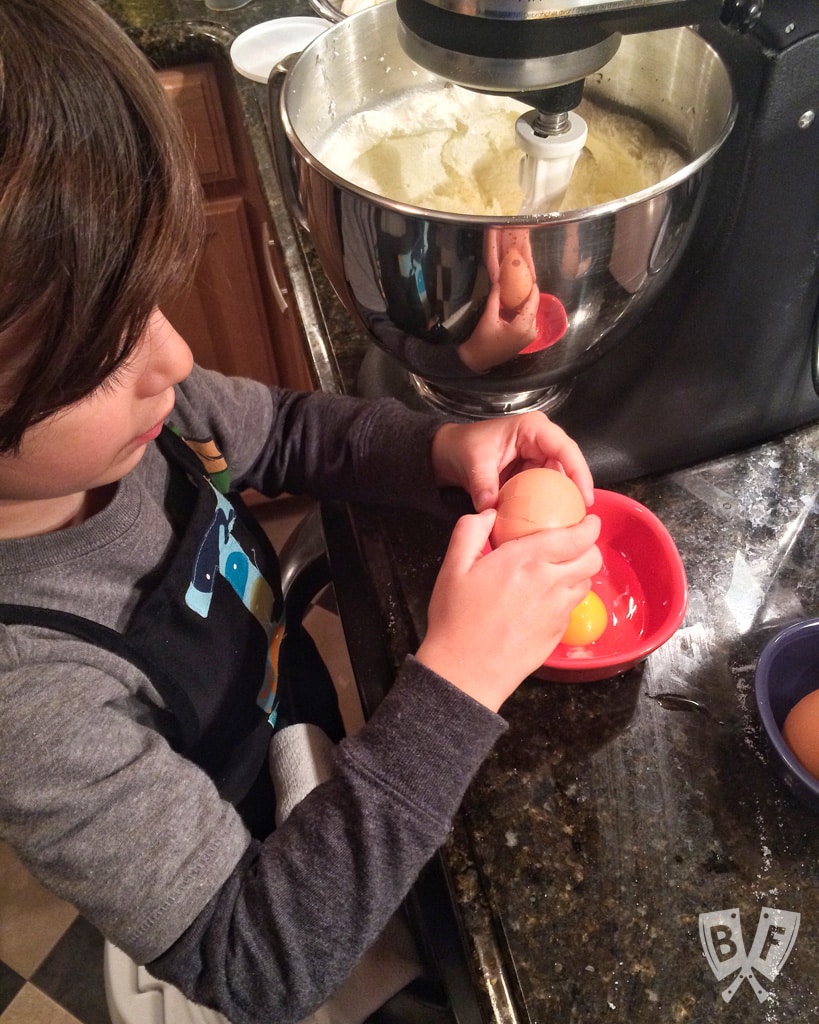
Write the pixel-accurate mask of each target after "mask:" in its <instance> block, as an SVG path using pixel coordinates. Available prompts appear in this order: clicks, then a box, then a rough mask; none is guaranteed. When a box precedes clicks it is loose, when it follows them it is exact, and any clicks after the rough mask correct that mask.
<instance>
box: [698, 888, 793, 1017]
mask: <svg viewBox="0 0 819 1024" xmlns="http://www.w3.org/2000/svg"><path fill="white" fill-rule="evenodd" d="M799 920H800V915H799V914H796V913H794V912H793V911H790V910H775V909H774V908H773V907H763V908H762V910H761V912H760V915H759V921H758V923H757V926H756V934H755V935H754V941H753V943H752V945H751V948H750V951H749V952H748V953H746V952H745V942H744V940H743V937H742V926H741V923H740V918H739V909H738V908H737V907H733V908H731V909H730V910H717V911H714V912H713V913H710V914H700V916H699V926H700V941H701V943H702V948H703V951H704V953H705V956H706V959H707V960H708V964H709V966H710V968H711V970H712V971H713V973H714V974H715V976H716V978H717V980H718V981H724V980H725V979H726V978H730V977H731V976H732V975H735V977H733V978H731V982H730V984H729V985H727V986H726V987H725V988H724V989H723V990H722V993H721V995H722V998H723V999H724V1000H725V1002H726V1003H728V1002H730V1001H731V999H733V997H734V995H735V994H736V992H737V989H738V988H739V987H740V985H741V984H742V982H743V981H747V982H748V983H749V984H750V986H751V988H752V989H753V990H754V992H755V993H756V997H757V999H758V1000H759V1001H760V1003H763V1002H765V1000H766V999H767V998H768V997H769V996H770V994H771V993H770V991H769V990H768V989H767V988H766V987H765V986H764V985H762V983H761V982H760V980H759V978H758V977H757V974H759V975H761V976H762V977H763V978H766V979H767V980H768V981H769V982H774V981H775V980H776V978H777V976H778V975H779V972H780V971H781V970H782V967H783V966H784V964H785V961H786V960H787V959H788V957H789V956H790V954H791V950H792V949H793V946H794V943H795V942H796V936H797V933H798V931H799Z"/></svg>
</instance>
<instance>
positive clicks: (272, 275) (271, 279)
mask: <svg viewBox="0 0 819 1024" xmlns="http://www.w3.org/2000/svg"><path fill="white" fill-rule="evenodd" d="M275 244H276V242H275V240H274V239H273V238H271V236H270V227H269V225H268V224H267V223H266V222H265V223H264V224H263V225H262V247H263V248H264V265H265V270H266V271H267V280H268V283H269V284H270V290H271V291H272V292H273V298H274V300H275V302H276V305H277V306H278V307H279V312H280V313H286V312H287V310H288V309H289V308H290V307H289V303H288V301H287V299H286V298H285V296H286V295H287V289H286V288H282V286H281V285H280V284H279V281H278V278H277V277H276V268H275V267H274V266H273V257H272V254H271V250H272V248H273V246H274V245H275Z"/></svg>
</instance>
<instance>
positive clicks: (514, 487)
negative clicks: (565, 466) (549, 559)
mask: <svg viewBox="0 0 819 1024" xmlns="http://www.w3.org/2000/svg"><path fill="white" fill-rule="evenodd" d="M585 515H586V503H585V502H584V500H583V495H582V494H581V493H580V489H579V488H578V486H577V484H575V483H574V481H573V480H570V479H569V477H567V476H566V474H565V473H561V472H559V471H558V470H556V469H525V470H523V472H521V473H518V474H517V475H516V476H513V477H511V478H510V479H509V480H507V481H506V483H505V484H504V485H503V487H501V489H500V493H499V494H498V505H497V516H496V519H495V526H494V528H493V530H492V543H493V544H494V545H495V546H496V547H497V545H499V544H504V543H505V542H506V541H508V540H516V539H517V538H518V537H525V536H527V535H528V534H530V533H536V532H537V531H538V530H549V529H554V528H555V527H560V526H573V525H574V524H575V523H579V522H580V521H581V519H583V518H584V517H585Z"/></svg>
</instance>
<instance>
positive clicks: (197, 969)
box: [0, 370, 504, 1024]
mask: <svg viewBox="0 0 819 1024" xmlns="http://www.w3.org/2000/svg"><path fill="white" fill-rule="evenodd" d="M171 422H172V423H173V424H174V425H178V426H179V428H180V429H181V431H182V432H183V434H187V435H188V436H197V437H203V436H208V435H211V436H213V437H214V438H215V439H216V440H217V443H218V444H219V445H220V447H221V449H222V451H223V452H224V453H225V455H226V456H227V459H228V463H229V465H230V466H231V467H232V473H233V478H234V482H238V483H240V484H241V485H242V486H249V487H256V488H257V489H258V490H260V491H262V492H263V493H266V494H271V495H273V494H277V493H280V492H282V491H288V492H290V493H307V494H311V495H313V496H314V497H317V498H339V499H350V500H356V501H374V502H384V501H389V502H390V503H392V504H406V505H414V506H416V507H421V508H424V509H427V510H428V511H430V512H431V513H435V512H436V511H443V510H444V505H443V502H442V499H441V497H440V495H439V493H438V491H437V489H436V488H435V486H434V483H433V480H432V474H431V466H430V461H429V449H430V441H431V437H432V434H433V432H434V429H435V427H436V425H437V423H436V421H434V420H432V419H431V418H429V417H426V416H422V415H419V414H416V413H412V412H410V411H408V410H407V409H405V408H404V407H403V406H401V405H400V404H398V403H396V402H393V401H390V400H387V401H384V402H375V403H364V402H358V401H356V400H353V399H345V398H339V397H337V396H328V395H322V394H320V393H317V394H312V395H300V394H296V393H292V392H288V391H281V390H277V389H272V390H270V389H267V388H265V387H262V386H261V385H257V384H255V383H252V382H249V381H238V380H229V379H226V378H223V377H220V376H218V375H215V374H210V373H207V372H205V371H201V370H195V371H194V373H193V374H192V375H191V377H190V378H189V379H188V381H186V382H185V383H184V384H183V385H181V386H180V387H179V388H178V397H177V407H176V410H175V411H174V414H173V416H172V417H171ZM167 479H168V467H167V464H166V463H165V461H164V459H163V458H162V456H161V454H160V453H159V451H158V449H157V448H156V446H154V445H150V446H149V447H148V450H147V451H146V454H145V456H144V457H143V459H142V461H141V462H140V463H139V465H138V466H137V467H136V468H135V469H134V470H133V471H132V472H131V473H130V474H129V475H128V476H127V477H126V478H124V479H123V480H122V481H120V483H119V484H118V487H117V491H116V494H115V496H114V498H113V500H112V501H111V502H110V504H109V505H108V506H106V507H105V508H104V509H103V510H102V511H100V512H99V513H97V514H96V515H95V516H93V517H92V518H91V519H89V520H87V521H86V522H83V523H81V524H79V525H78V526H75V527H71V528H69V529H65V530H61V531H59V532H57V533H53V534H49V535H45V536H37V537H31V538H24V539H19V540H11V541H3V542H0V601H2V602H7V603H15V602H17V603H24V604H33V605H39V606H42V607H48V608H56V609H64V610H67V611H72V612H75V613H78V614H81V615H83V616H85V617H88V618H92V619H94V620H96V621H98V622H101V623H103V624H104V625H107V626H110V627H112V628H115V629H122V628H124V626H125V625H126V624H127V622H128V620H129V616H130V615H131V614H132V613H133V610H134V608H135V606H136V604H137V602H138V601H139V600H140V598H141V597H142V596H143V595H144V594H145V593H146V592H147V591H149V590H150V588H151V587H152V586H154V585H155V582H156V580H157V579H158V578H159V576H161V573H162V569H163V565H164V564H166V562H167V559H168V558H169V555H170V553H171V552H172V550H173V546H174V544H175V537H174V533H173V530H172V528H171V525H170V523H169V521H168V518H167V515H166V511H165V506H164V500H165V488H166V485H167ZM167 717H168V712H167V711H166V710H165V708H164V706H163V702H162V700H161V698H160V696H159V694H158V693H157V692H156V690H155V689H154V688H153V686H152V685H151V682H150V680H149V679H147V678H146V677H145V676H144V675H143V674H142V673H140V672H139V670H138V669H136V668H135V667H134V666H133V665H131V664H130V663H128V662H125V661H123V660H121V659H119V658H117V657H115V656H114V655H112V654H110V653H108V652H106V651H104V650H101V649H98V648H94V647H92V646H90V645H89V644H88V643H86V642H84V641H81V640H79V639H76V638H74V637H72V636H69V635H66V634H63V633H57V632H52V631H50V630H45V629H41V628H35V627H32V626H8V627H6V626H2V625H0V778H1V779H2V786H1V787H0V836H2V838H3V839H5V840H6V841H7V842H9V843H10V844H11V845H12V846H13V847H14V848H15V849H16V850H17V851H18V853H19V854H20V856H21V858H22V859H23V861H24V862H25V863H26V864H27V866H28V867H29V868H30V870H31V871H32V872H33V873H34V874H35V875H36V876H37V877H38V878H39V879H40V880H41V881H42V882H43V883H44V884H45V885H46V886H48V887H49V888H51V889H52V890H53V891H55V892H56V893H57V894H59V895H60V896H62V897H63V898H65V899H67V900H69V901H71V902H72V903H74V905H75V906H77V908H78V909H79V910H80V911H81V912H82V913H83V914H84V915H85V916H87V917H88V918H89V919H90V920H91V921H92V922H94V923H95V924H96V925H97V926H98V927H99V928H100V929H101V930H102V931H103V933H104V934H105V935H106V936H107V937H108V938H109V939H110V940H111V941H112V942H114V943H115V944H116V945H118V946H119V947H120V948H122V949H123V950H125V951H126V952H127V953H128V954H129V955H130V956H132V957H133V958H134V959H135V960H137V961H138V962H141V963H149V964H150V968H151V970H152V972H153V973H154V974H156V975H157V976H159V977H161V978H163V979H164V980H167V981H170V982H172V983H173V984H175V985H177V986H178V987H179V988H181V989H182V991H183V992H185V993H186V994H187V995H188V996H189V997H191V998H193V999H194V1000H196V1001H199V1002H203V1003H205V1004H207V1005H210V1006H212V1007H214V1008H216V1009H218V1010H220V1012H222V1013H223V1014H224V1015H225V1016H226V1017H228V1018H229V1019H230V1020H231V1021H233V1022H234V1024H245V1022H247V1024H250V1022H254V1021H263V1020H264V1021H281V1022H286V1021H296V1020H300V1019H301V1018H303V1017H304V1016H305V1015H306V1014H308V1013H309V1012H311V1011H312V1010H313V1009H314V1008H315V1007H316V1006H318V1005H319V1004H320V1003H322V1002H323V1001H324V1000H325V999H326V998H327V997H328V996H329V995H330V994H331V993H332V992H333V991H334V990H335V988H337V987H338V985H339V984H340V983H341V982H342V981H343V980H344V978H345V977H346V976H347V975H348V974H349V972H350V970H351V969H352V967H353V966H354V964H355V963H356V961H357V960H358V958H359V957H360V956H361V954H362V953H363V952H364V951H365V950H366V949H367V947H368V946H369V945H370V944H371V943H372V941H373V940H374V939H375V937H376V936H377V935H378V933H379V932H380V931H381V929H382V928H383V926H384V925H385V923H386V921H387V920H388V918H389V917H390V916H391V914H392V913H393V912H394V911H395V909H396V908H397V906H398V905H399V903H400V901H401V900H402V899H403V897H404V896H405V894H406V893H407V891H408V889H409V888H410V886H411V885H412V882H413V881H414V879H415V877H416V876H417V874H418V871H419V870H420V869H421V867H422V866H423V865H424V863H425V862H426V861H427V860H428V858H429V857H430V856H431V855H432V853H433V852H434V851H435V849H436V848H437V847H438V846H439V845H440V844H441V843H442V842H443V840H444V839H445V837H446V835H447V832H448V829H449V825H450V822H451V818H452V815H453V814H454V812H455V811H456V809H457V807H458V805H459V803H460V801H461V799H462V796H463V793H464V791H465V789H466V786H467V785H468V783H469V781H470V779H471V778H472V776H473V774H474V772H475V771H476V769H477V767H478V766H479V764H480V763H481V761H482V760H483V758H484V757H485V756H486V754H487V752H488V751H489V749H490V748H491V746H492V745H493V743H494V742H495V740H496V739H497V737H498V736H499V734H500V733H501V732H502V731H503V728H504V723H503V721H502V719H500V718H499V717H498V716H497V715H494V714H492V713H491V712H489V711H488V710H486V709H485V708H484V707H482V706H481V705H479V704H477V703H476V702H475V701H473V700H472V699H471V698H469V697H467V696H466V695H465V694H463V693H462V692H461V691H459V690H457V689H456V688H455V687H453V686H452V685H451V684H449V683H448V682H447V681H446V680H443V679H441V678H440V677H438V676H436V675H435V674H434V673H432V672H430V671H429V670H427V669H426V668H425V667H424V666H422V665H421V664H420V663H418V662H417V661H415V660H414V659H413V658H408V659H407V661H406V663H405V664H404V665H403V667H402V668H401V670H400V672H399V673H398V676H397V678H396V681H395V685H394V687H393V689H392V690H391V692H390V694H389V695H388V697H387V699H386V700H385V701H384V702H383V704H382V705H381V707H380V708H379V709H378V711H377V712H376V714H375V715H374V716H373V717H372V719H371V720H370V721H369V722H368V723H367V724H366V726H365V727H364V728H363V729H362V730H361V731H360V733H359V734H357V735H356V736H354V737H351V738H348V739H346V740H345V741H344V742H343V743H342V744H341V745H340V747H339V749H338V753H337V764H336V775H335V777H334V778H333V779H332V780H330V781H329V782H327V783H325V784H323V785H322V786H320V787H318V788H317V789H316V790H315V791H314V792H313V793H311V794H310V796H309V797H308V798H307V799H306V800H305V801H304V802H303V804H302V805H300V806H299V807H298V808H297V809H296V810H295V811H294V813H293V814H292V815H291V816H290V817H289V818H288V820H287V821H286V822H285V824H284V825H283V826H282V827H281V828H280V829H278V830H276V831H275V832H274V833H273V834H272V835H271V836H270V837H269V838H268V839H267V840H266V841H265V842H264V843H259V842H257V841H255V840H252V839H251V838H250V836H249V835H248V833H247V831H246V829H245V827H244V825H243V824H242V822H241V820H240V818H239V816H238V815H237V813H236V811H235V810H234V808H233V807H232V806H231V805H229V804H227V803H225V802H224V801H223V800H221V799H220V797H219V795H218V793H217V792H216V789H215V787H214V785H213V783H212V782H211V780H210V779H209V778H208V777H207V776H206V775H205V774H204V773H203V772H202V771H201V770H199V769H198V768H197V767H196V766H195V765H193V764H192V763H191V762H189V761H187V760H185V759H184V758H182V757H180V756H179V755H178V754H176V753H174V751H173V750H172V749H171V747H170V746H169V744H168V742H167V740H166V736H167V734H168V722H167Z"/></svg>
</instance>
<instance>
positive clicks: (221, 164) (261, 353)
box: [158, 62, 313, 389]
mask: <svg viewBox="0 0 819 1024" xmlns="http://www.w3.org/2000/svg"><path fill="white" fill-rule="evenodd" d="M158 75H159V78H160V81H161V83H162V85H163V87H164V89H165V91H166V94H167V96H168V98H169V99H170V101H171V103H172V104H173V105H174V106H175V107H176V108H177V110H178V111H179V112H180V114H181V116H182V120H183V122H184V124H185V126H186V130H187V132H188V134H189V137H190V141H191V145H192V147H193V152H194V157H195V160H196V166H197V169H198V171H199V177H200V180H201V182H202V188H203V192H204V197H205V218H206V226H207V227H206V239H205V244H204V251H203V253H202V257H201V262H200V263H199V265H198V267H197V271H196V275H195V278H194V280H193V284H192V287H191V288H190V289H187V290H186V291H185V292H184V293H181V294H175V295H169V296H166V297H165V298H164V299H163V301H162V303H161V305H162V309H163V312H164V313H165V315H166V316H167V317H168V319H169V320H170V321H171V323H172V324H173V325H174V327H175V328H176V329H177V330H178V331H179V333H180V334H181V335H182V336H183V337H184V338H185V340H186V341H187V342H188V344H189V345H190V346H191V348H192V349H193V353H194V356H195V358H196V361H197V362H198V363H200V364H201V365H202V366H206V367H209V368H211V369H216V370H220V371H222V372H223V373H227V374H233V375H239V376H247V377H254V378H256V379H257V380H261V381H264V382H265V383H268V384H282V385H284V386H286V387H293V388H302V389H310V388H312V387H313V381H312V377H311V374H310V372H309V370H308V367H307V361H306V358H305V354H304V342H303V338H302V334H301V327H300V324H299V322H298V318H297V316H296V314H295V311H294V310H293V309H292V301H291V300H290V296H289V294H288V287H287V284H286V281H285V278H284V265H283V261H282V260H281V257H280V255H279V254H278V253H277V251H276V246H277V242H276V240H275V238H274V237H273V236H272V234H271V232H272V228H271V225H270V219H269V215H268V211H267V206H266V203H265V200H264V196H263V193H262V190H261V186H260V185H259V179H258V171H257V169H256V164H255V161H254V158H253V153H252V150H251V148H250V143H249V141H248V139H247V136H246V134H245V131H244V128H243V126H242V118H241V112H240V110H239V107H238V103H237V101H236V96H235V93H234V91H233V87H232V85H231V83H230V80H229V74H226V73H225V71H224V69H220V68H219V66H218V65H216V64H214V63H210V62H202V63H198V64H187V65H183V66H180V67H175V68H167V69H164V70H161V71H159V72H158Z"/></svg>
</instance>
